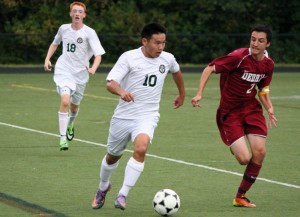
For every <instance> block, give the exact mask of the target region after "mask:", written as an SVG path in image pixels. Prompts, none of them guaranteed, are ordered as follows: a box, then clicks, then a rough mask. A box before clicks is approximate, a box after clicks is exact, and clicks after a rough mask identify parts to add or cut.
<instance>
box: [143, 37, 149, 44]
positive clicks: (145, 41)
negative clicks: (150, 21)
mask: <svg viewBox="0 0 300 217" xmlns="http://www.w3.org/2000/svg"><path fill="white" fill-rule="evenodd" d="M147 43H148V40H147V38H142V45H143V46H145V45H147Z"/></svg>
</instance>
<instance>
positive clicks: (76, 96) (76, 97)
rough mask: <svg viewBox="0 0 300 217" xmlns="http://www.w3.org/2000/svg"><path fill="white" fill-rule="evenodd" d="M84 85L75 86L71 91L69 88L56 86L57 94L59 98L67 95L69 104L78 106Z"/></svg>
mask: <svg viewBox="0 0 300 217" xmlns="http://www.w3.org/2000/svg"><path fill="white" fill-rule="evenodd" d="M85 87H86V84H76V88H75V90H71V89H70V88H69V87H67V86H64V87H60V86H56V89H57V92H58V94H59V95H60V96H62V95H64V94H67V95H70V96H71V103H72V104H74V105H80V102H81V100H82V98H83V94H84V90H85Z"/></svg>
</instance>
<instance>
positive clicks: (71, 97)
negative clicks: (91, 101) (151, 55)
mask: <svg viewBox="0 0 300 217" xmlns="http://www.w3.org/2000/svg"><path fill="white" fill-rule="evenodd" d="M70 17H71V19H72V23H70V24H63V25H61V26H60V28H59V30H58V32H57V34H56V36H55V38H54V41H53V42H52V44H51V45H50V47H49V50H48V53H47V56H46V58H45V64H44V68H45V70H46V71H51V67H52V65H51V62H50V59H51V57H52V56H53V54H54V53H55V51H56V49H57V47H58V45H59V44H60V43H61V42H63V51H62V55H61V56H60V57H59V58H58V60H57V62H56V65H55V71H54V82H55V83H56V86H57V92H58V94H59V95H60V97H61V102H60V108H59V112H58V119H59V132H60V135H61V138H60V150H68V148H69V145H68V142H67V140H69V141H71V140H72V139H73V137H74V121H75V118H76V117H77V115H78V112H79V105H80V102H81V100H82V98H83V94H84V90H85V87H86V84H87V82H88V80H89V74H95V72H96V70H97V68H98V66H99V65H100V63H101V59H102V58H101V55H103V54H104V53H105V51H104V49H103V47H102V45H101V43H100V40H99V38H98V36H97V34H96V32H95V30H93V29H92V28H90V27H88V26H86V25H85V24H84V23H83V19H84V18H85V17H86V6H85V4H83V3H81V2H73V3H71V4H70ZM93 55H94V57H95V58H94V61H93V64H92V66H91V67H90V66H89V60H90V59H91V57H92V56H93Z"/></svg>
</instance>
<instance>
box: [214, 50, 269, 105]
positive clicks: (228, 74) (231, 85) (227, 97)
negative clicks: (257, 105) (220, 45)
mask: <svg viewBox="0 0 300 217" xmlns="http://www.w3.org/2000/svg"><path fill="white" fill-rule="evenodd" d="M209 65H210V66H212V65H215V71H216V73H220V74H221V76H220V90H221V101H220V108H227V109H230V108H234V107H236V106H241V105H244V104H247V101H248V102H251V101H252V100H253V99H255V97H256V94H257V90H256V86H257V87H258V88H263V87H265V86H269V84H270V82H271V80H272V74H273V69H274V62H273V60H272V59H271V58H269V57H268V56H267V55H265V57H264V59H263V60H261V61H257V60H255V59H254V58H253V57H252V56H251V53H250V49H249V48H240V49H237V50H235V51H233V52H231V53H229V54H228V55H227V56H224V57H219V58H216V59H214V60H213V61H212V62H211V63H209Z"/></svg>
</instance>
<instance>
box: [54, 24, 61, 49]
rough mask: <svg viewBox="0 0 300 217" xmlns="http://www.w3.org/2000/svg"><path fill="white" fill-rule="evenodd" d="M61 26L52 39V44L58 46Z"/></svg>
mask: <svg viewBox="0 0 300 217" xmlns="http://www.w3.org/2000/svg"><path fill="white" fill-rule="evenodd" d="M62 32H63V25H61V26H60V27H59V29H58V31H57V33H56V35H55V37H54V40H53V42H52V44H55V45H59V44H60V43H61V41H62Z"/></svg>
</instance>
